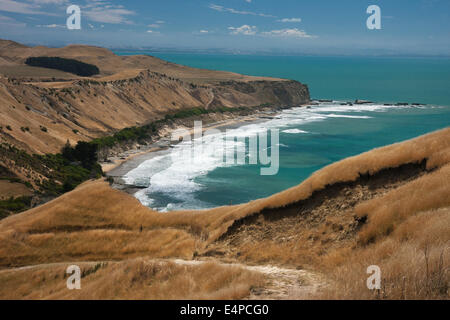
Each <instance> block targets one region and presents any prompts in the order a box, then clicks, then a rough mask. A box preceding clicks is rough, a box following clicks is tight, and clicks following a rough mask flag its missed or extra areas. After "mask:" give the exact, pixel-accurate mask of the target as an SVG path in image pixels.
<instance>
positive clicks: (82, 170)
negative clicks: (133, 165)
mask: <svg viewBox="0 0 450 320" xmlns="http://www.w3.org/2000/svg"><path fill="white" fill-rule="evenodd" d="M0 160H2V161H3V162H4V163H5V162H6V163H8V164H11V165H12V164H13V165H14V166H15V167H17V168H22V170H23V171H24V172H26V176H27V177H28V178H29V179H31V181H32V182H33V184H34V186H35V189H36V190H34V191H35V194H36V195H38V196H41V197H51V198H52V197H56V196H58V195H61V194H63V193H65V192H68V191H71V190H73V189H74V188H75V187H76V186H78V185H79V184H80V183H82V182H84V181H86V180H88V179H92V178H99V177H100V176H101V175H102V174H103V172H102V169H101V166H100V165H99V164H98V163H97V147H96V145H92V144H89V143H87V142H79V143H78V144H77V145H76V146H75V147H72V146H70V144H66V145H65V146H64V147H63V148H62V150H61V153H58V154H46V155H37V154H33V155H30V154H28V153H26V152H25V151H23V150H19V149H17V148H15V147H14V146H10V145H7V144H1V145H0ZM33 176H34V177H35V178H34V179H33ZM38 176H40V177H38ZM0 179H3V180H9V181H10V182H18V183H22V184H24V185H25V186H27V187H28V188H29V189H33V184H31V183H30V182H29V181H23V180H22V179H20V178H18V177H17V175H15V174H14V173H12V172H11V171H10V170H8V169H6V168H5V167H3V166H0ZM30 205H31V197H18V198H15V199H13V198H11V199H7V200H1V201H0V218H4V217H6V216H8V215H9V214H11V213H17V212H21V211H24V210H27V209H29V208H30Z"/></svg>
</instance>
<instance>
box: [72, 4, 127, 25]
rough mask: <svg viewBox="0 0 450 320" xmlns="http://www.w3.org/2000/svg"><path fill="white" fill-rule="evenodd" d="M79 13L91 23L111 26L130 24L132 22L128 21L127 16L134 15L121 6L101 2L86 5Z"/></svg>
mask: <svg viewBox="0 0 450 320" xmlns="http://www.w3.org/2000/svg"><path fill="white" fill-rule="evenodd" d="M81 11H82V13H81V14H82V15H85V16H87V17H88V19H89V20H91V21H96V22H101V23H112V24H120V23H126V24H132V23H133V22H132V21H130V20H128V19H127V16H131V15H134V14H135V12H134V11H131V10H127V9H125V8H124V6H123V5H115V4H111V3H110V2H107V1H102V0H97V1H92V2H91V3H88V4H87V5H85V6H83V7H82V10H81Z"/></svg>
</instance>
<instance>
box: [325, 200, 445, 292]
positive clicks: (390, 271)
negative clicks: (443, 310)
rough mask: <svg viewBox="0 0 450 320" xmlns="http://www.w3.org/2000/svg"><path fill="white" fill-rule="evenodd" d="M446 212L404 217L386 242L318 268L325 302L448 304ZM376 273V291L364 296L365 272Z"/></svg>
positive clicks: (338, 255) (345, 252) (331, 258)
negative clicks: (322, 270)
mask: <svg viewBox="0 0 450 320" xmlns="http://www.w3.org/2000/svg"><path fill="white" fill-rule="evenodd" d="M449 230H450V208H443V209H438V210H431V211H426V212H422V213H419V214H417V215H412V216H410V217H408V218H407V219H406V220H405V221H404V222H403V223H402V224H401V225H399V226H398V228H397V229H395V230H394V231H393V233H392V234H391V236H389V237H387V238H384V239H383V240H380V241H378V242H376V243H374V244H372V245H370V246H367V247H358V248H350V247H347V248H343V249H341V250H339V251H336V252H334V253H332V254H330V255H328V256H326V257H324V259H323V261H322V263H323V265H324V266H326V270H327V271H326V272H327V274H328V275H329V276H330V277H331V279H332V281H331V283H332V285H330V286H329V287H327V288H326V290H324V291H323V292H322V293H321V294H320V295H319V296H317V298H322V299H323V298H325V299H448V298H449V293H448V288H449V281H450V278H449V273H448V272H449V262H450V257H449V244H450V232H449ZM370 265H378V266H379V267H380V269H381V279H382V280H381V289H380V290H368V289H367V286H366V279H367V277H368V276H369V275H368V274H366V269H367V267H368V266H370Z"/></svg>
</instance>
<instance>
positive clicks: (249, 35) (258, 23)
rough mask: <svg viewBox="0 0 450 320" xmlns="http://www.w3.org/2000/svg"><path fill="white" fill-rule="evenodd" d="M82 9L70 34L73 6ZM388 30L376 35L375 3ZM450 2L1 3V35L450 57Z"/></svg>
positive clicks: (53, 41)
mask: <svg viewBox="0 0 450 320" xmlns="http://www.w3.org/2000/svg"><path fill="white" fill-rule="evenodd" d="M70 4H76V5H79V6H80V8H81V26H82V29H81V30H68V29H67V28H66V27H65V25H66V19H67V17H68V15H67V14H66V8H67V7H68V6H69V5H70ZM372 4H375V5H378V6H379V7H380V8H381V24H382V29H381V30H368V29H367V27H366V20H367V18H368V16H369V14H367V13H366V9H367V7H368V6H369V5H372ZM449 13H450V1H449V0H370V1H366V0H339V1H338V0H278V1H275V0H211V1H204V0H198V1H197V0H164V1H163V0H161V1H154V0H140V1H137V0H128V1H116V0H95V1H86V0H70V1H69V0H22V1H18V0H0V37H1V38H4V39H11V40H15V41H19V42H23V43H27V44H43V45H52V46H59V45H64V44H69V43H84V44H91V45H99V46H107V47H114V48H145V47H151V48H173V49H178V50H191V49H215V50H226V51H229V52H235V53H239V52H272V53H299V54H302V53H304V54H325V55H326V54H364V55H372V54H407V55H409V54H418V55H447V56H448V55H450V19H449Z"/></svg>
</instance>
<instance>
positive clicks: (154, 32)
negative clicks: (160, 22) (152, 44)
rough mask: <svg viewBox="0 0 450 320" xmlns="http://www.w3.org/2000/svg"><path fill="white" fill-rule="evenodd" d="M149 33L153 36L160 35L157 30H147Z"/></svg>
mask: <svg viewBox="0 0 450 320" xmlns="http://www.w3.org/2000/svg"><path fill="white" fill-rule="evenodd" d="M147 33H152V34H159V33H160V32H159V31H155V30H147Z"/></svg>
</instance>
